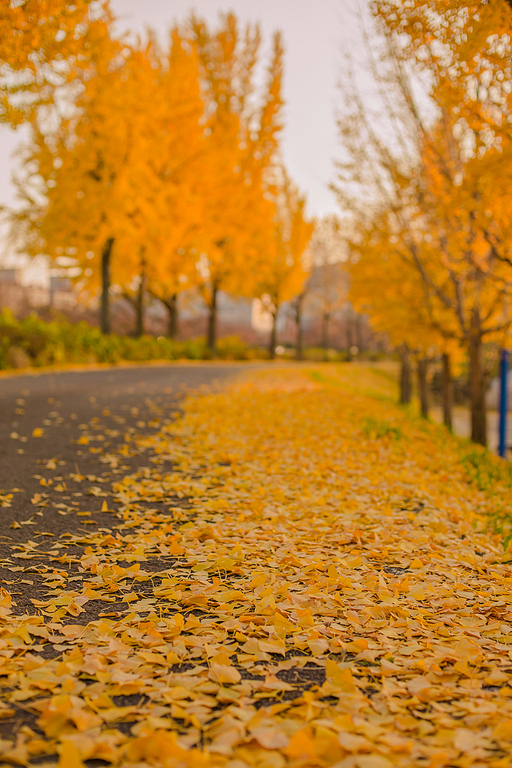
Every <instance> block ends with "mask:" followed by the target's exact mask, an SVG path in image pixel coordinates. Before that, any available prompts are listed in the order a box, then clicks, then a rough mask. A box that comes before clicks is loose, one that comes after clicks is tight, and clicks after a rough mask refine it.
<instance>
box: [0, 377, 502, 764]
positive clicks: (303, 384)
mask: <svg viewBox="0 0 512 768" xmlns="http://www.w3.org/2000/svg"><path fill="white" fill-rule="evenodd" d="M330 370H331V374H330V375H329V377H326V378H323V379H322V377H320V378H319V377H317V376H315V377H313V376H311V375H309V376H308V375H307V372H297V371H285V370H283V371H280V372H278V373H276V372H273V373H268V372H265V373H259V374H253V375H252V380H251V381H249V382H242V383H237V384H236V385H235V386H233V387H231V388H230V389H229V390H228V391H226V392H223V393H217V394H208V395H201V396H197V397H192V398H189V399H188V400H187V402H186V406H185V412H184V415H183V417H181V418H180V419H179V420H178V421H176V422H173V423H170V424H167V425H165V426H163V427H162V428H161V430H160V431H159V432H158V433H157V434H152V435H145V436H138V437H135V438H132V439H131V440H130V442H129V443H127V444H126V445H125V447H124V448H123V449H122V452H124V454H126V453H127V452H132V453H137V454H140V455H144V456H145V457H146V459H147V462H146V463H147V466H146V467H145V468H144V469H141V470H140V471H138V472H136V473H134V474H131V475H127V476H125V477H122V478H121V479H119V480H117V481H116V482H115V483H114V485H113V487H112V492H111V494H110V495H109V496H108V499H105V501H104V505H103V506H104V511H105V510H111V509H112V510H114V509H115V510H117V512H116V514H117V518H113V525H112V527H111V529H106V528H102V529H99V530H98V529H94V530H93V531H90V532H89V531H87V532H81V533H78V534H73V535H67V536H64V537H61V538H60V539H59V541H58V542H57V543H56V544H53V545H52V546H51V547H50V548H49V549H48V550H47V551H46V552H47V556H48V557H49V558H50V559H49V562H50V563H51V565H50V566H41V567H40V569H39V573H40V574H43V576H44V578H45V580H46V589H47V594H46V595H45V598H44V599H43V600H37V601H36V600H34V603H35V609H37V612H36V613H35V614H34V615H22V616H20V615H16V612H15V606H14V605H11V597H10V595H9V594H8V593H7V592H5V590H3V592H2V602H1V611H2V624H1V634H0V676H1V678H0V679H1V683H2V686H3V696H2V701H3V703H2V704H1V705H0V718H5V722H6V723H8V722H9V718H11V717H12V716H13V715H14V713H16V712H19V711H20V710H21V711H22V712H24V713H26V715H27V721H26V724H25V725H23V726H22V727H21V728H20V729H19V732H18V733H17V734H14V738H13V737H12V735H11V737H8V738H7V737H6V738H3V740H1V741H0V765H5V766H7V765H9V766H12V765H31V764H33V765H55V764H58V765H59V768H82V766H83V765H84V764H88V765H90V766H93V765H112V766H122V767H123V768H142V766H163V767H166V768H170V767H171V766H172V767H173V768H175V767H176V768H181V767H183V768H185V767H187V766H191V767H192V768H196V766H197V768H206V767H207V766H219V767H221V766H222V767H223V766H229V768H246V766H251V767H252V766H254V767H255V768H284V766H293V767H297V768H300V767H301V766H321V767H322V766H326V767H327V766H332V765H336V766H337V768H390V767H391V766H404V768H405V766H412V765H417V766H433V767H436V768H437V767H439V768H441V766H460V767H461V768H466V766H474V768H479V767H482V766H495V768H498V766H503V768H505V766H508V765H509V764H510V751H511V750H512V685H511V684H510V683H511V677H510V674H511V671H512V623H511V622H512V609H511V607H510V601H511V597H512V568H511V567H510V565H509V564H508V563H507V558H506V556H504V554H503V548H502V546H501V544H500V543H499V540H498V539H497V538H496V537H492V536H491V535H490V534H489V533H487V532H486V531H485V530H484V528H485V525H484V523H485V520H486V515H487V514H488V513H489V511H492V510H490V506H491V502H490V501H489V498H488V497H486V496H485V495H484V493H483V492H481V491H478V490H477V489H475V488H474V487H473V486H471V484H469V483H468V482H467V475H466V473H465V470H464V467H463V466H462V465H461V464H460V462H459V461H458V454H457V445H456V441H452V440H451V438H448V437H447V438H446V441H445V442H444V444H443V439H444V438H443V436H444V433H443V432H441V430H439V429H437V428H434V427H426V428H423V427H422V426H421V425H415V424H414V423H412V422H408V421H407V419H406V417H405V416H404V415H403V414H402V412H401V411H400V410H399V409H398V408H396V409H393V407H392V406H388V407H387V411H386V413H385V418H384V419H383V404H382V402H381V401H379V400H377V399H376V398H375V397H372V396H370V395H368V394H363V393H362V392H361V391H358V388H357V387H354V386H353V385H351V383H350V381H349V380H347V379H346V377H345V374H343V373H339V372H338V371H337V370H336V369H334V368H332V369H330ZM383 421H385V422H386V424H387V427H386V428H383V427H382V423H383ZM379 425H381V426H379ZM441 449H442V452H441ZM103 490H105V489H103ZM102 495H103V491H102ZM162 505H164V506H166V508H167V511H166V512H162ZM35 548H36V545H35V544H34V543H33V542H29V543H28V544H25V545H20V546H19V547H18V552H17V555H18V557H19V558H21V561H20V560H18V561H17V562H18V563H19V562H23V558H24V557H26V558H27V559H29V558H30V557H32V554H33V551H34V549H35ZM84 548H85V549H84ZM89 606H96V607H97V609H98V615H97V617H96V618H94V620H92V621H89V620H87V621H84V618H85V617H87V615H88V613H87V611H88V608H89ZM98 606H99V607H98ZM87 761H91V762H88V763H87Z"/></svg>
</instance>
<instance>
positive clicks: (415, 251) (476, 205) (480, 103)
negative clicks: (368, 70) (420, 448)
mask: <svg viewBox="0 0 512 768" xmlns="http://www.w3.org/2000/svg"><path fill="white" fill-rule="evenodd" d="M434 6H435V7H434ZM459 6H460V4H458V3H454V4H450V3H446V4H435V3H434V4H430V3H427V2H416V3H410V4H407V5H406V6H405V5H398V6H397V5H396V4H394V3H393V4H392V3H382V4H374V5H373V6H372V7H373V10H374V13H375V15H376V17H377V19H378V21H379V28H380V30H381V32H382V33H383V41H384V45H383V48H382V51H381V58H380V61H379V66H376V65H374V67H373V74H374V78H375V82H376V84H377V86H378V88H379V93H380V99H381V106H382V111H383V113H384V117H385V120H383V121H381V122H380V125H381V126H382V125H383V124H385V123H386V121H387V125H388V128H390V129H392V130H390V131H389V135H388V136H386V132H385V130H384V131H383V129H382V127H381V128H380V129H379V132H377V129H376V125H377V124H376V121H375V115H374V110H370V109H369V108H368V106H367V105H365V102H364V99H363V98H362V97H361V94H360V92H359V91H358V90H357V87H355V86H354V83H353V82H352V87H351V88H350V87H349V89H348V91H347V93H348V100H349V102H350V104H349V110H348V113H347V115H346V117H345V118H344V119H342V120H341V121H340V135H341V137H342V141H343V144H344V147H345V150H346V155H347V157H348V160H347V161H346V162H344V163H343V164H342V165H341V166H340V171H341V182H342V183H341V186H342V187H343V191H341V199H342V200H343V201H344V202H345V203H346V204H347V205H350V200H349V198H350V195H351V193H352V192H353V190H354V189H355V188H359V190H363V189H365V190H366V195H367V197H366V204H365V203H363V199H364V197H363V196H361V197H360V199H359V203H357V204H356V205H355V206H353V210H354V212H356V214H357V215H358V216H359V218H364V217H365V216H366V215H367V212H368V209H371V207H372V206H377V207H378V206H379V205H382V206H386V207H387V208H388V209H389V211H390V214H391V216H392V218H393V220H394V225H395V228H396V231H397V233H398V235H397V236H398V237H399V238H400V240H401V245H402V247H403V248H402V253H403V254H404V258H405V259H406V263H407V265H408V266H411V267H412V268H413V269H414V270H415V272H416V277H417V280H418V282H419V284H420V286H421V290H419V292H418V293H419V295H422V294H423V296H424V300H425V301H426V302H427V304H428V303H429V302H430V303H438V304H439V305H440V306H441V307H442V309H443V322H444V323H446V325H445V327H444V328H440V330H441V332H442V335H443V336H445V337H447V336H450V335H451V336H452V337H453V339H454V341H456V342H457V343H458V344H459V345H461V346H462V347H463V348H464V349H465V351H466V354H467V357H468V360H469V378H470V395H471V424H472V426H471V435H472V439H473V440H475V441H476V442H480V443H486V440H487V427H486V408H485V391H486V381H487V378H488V376H489V372H490V370H491V368H490V367H488V366H486V364H485V361H484V353H485V345H486V344H487V342H493V341H498V340H500V338H501V340H502V341H503V338H504V337H506V335H507V333H508V331H509V329H510V326H511V320H512V318H511V317H510V315H509V313H508V311H507V306H508V303H509V293H510V289H509V284H510V280H509V277H510V273H509V269H510V263H509V258H510V256H509V248H510V244H509V238H508V234H507V228H506V226H505V222H506V214H505V215H504V211H506V210H507V198H508V187H509V185H508V181H509V180H510V178H511V171H512V166H511V163H510V157H511V155H510V150H509V147H510V136H509V134H510V127H509V126H510V124H509V121H508V120H507V119H506V116H507V115H508V114H510V109H509V107H510V103H509V102H510V98H511V97H510V94H508V92H507V89H506V88H503V87H499V88H498V87H497V88H496V89H492V88H491V91H490V92H489V98H487V96H485V98H483V100H482V97H483V96H484V92H482V91H481V85H482V84H480V85H479V79H478V78H476V79H475V78H473V79H472V76H471V73H470V75H469V76H468V73H467V72H466V68H465V67H464V66H462V65H461V66H459V64H458V63H457V62H460V61H463V60H464V58H462V59H461V58H460V57H461V56H462V55H463V53H464V56H466V55H469V52H471V54H472V62H473V63H472V64H471V67H472V68H473V69H472V70H471V71H473V70H474V72H475V73H477V70H478V72H479V73H480V75H482V73H483V71H484V70H488V72H487V75H486V76H483V75H482V76H483V77H484V80H486V81H487V82H488V84H492V82H493V78H494V79H495V80H496V82H497V83H499V82H501V79H502V77H504V76H505V74H504V73H506V71H508V70H507V68H508V67H509V60H510V55H511V52H512V46H511V45H510V41H509V39H508V38H507V37H506V35H505V34H504V33H503V28H501V30H500V27H499V24H498V27H497V28H496V32H497V33H499V34H500V35H501V37H496V38H495V39H492V40H491V39H490V38H489V36H488V35H487V36H486V35H479V34H478V33H477V34H476V35H473V32H472V30H473V29H474V28H475V29H476V28H479V24H480V21H481V19H480V16H479V15H478V12H477V10H476V9H475V7H473V8H472V10H471V8H469V6H468V5H465V4H462V6H461V7H459ZM501 10H502V12H503V13H504V12H506V13H509V10H508V7H507V6H505V5H502V6H501ZM443 14H444V15H443ZM450 19H451V21H452V22H453V24H455V23H457V24H458V25H459V26H460V28H461V30H462V31H461V34H460V35H454V36H451V33H450V35H449V34H448V32H447V29H448V26H449V23H448V22H449V21H450ZM485 21H486V24H485V25H484V27H485V29H488V23H490V21H489V17H488V16H486V19H485ZM486 25H487V26H486ZM436 30H437V31H438V32H437V33H435V32H436ZM440 36H441V38H443V40H444V42H445V43H446V45H445V47H443V45H441V42H442V41H441V40H440V39H439V37H440ZM443 36H444V37H443ZM502 38H503V39H502ZM469 40H471V41H472V42H471V44H470V43H469V42H468V41H469ZM411 41H412V42H411ZM498 42H499V44H498V45H497V43H498ZM466 43H467V45H466ZM496 46H497V47H496ZM441 51H442V53H441ZM477 59H480V60H481V61H480V64H477V63H476V61H477ZM451 63H453V66H451ZM411 67H416V69H415V70H414V71H415V72H416V73H420V75H425V77H424V80H426V81H427V82H428V84H429V85H428V94H427V96H428V97H429V98H430V101H429V102H428V104H429V110H425V108H422V107H424V104H422V103H421V100H418V99H417V97H416V94H415V88H414V86H413V85H412V79H411ZM471 67H470V69H471ZM475 76H476V75H475ZM476 85H478V88H477V90H476V91H475V86H476ZM479 89H480V96H479V95H478V93H479ZM416 90H417V89H416ZM486 93H487V92H486ZM425 98H427V97H425ZM484 102H485V103H484ZM498 168H499V169H500V170H499V172H498ZM363 208H366V209H367V210H363ZM357 209H359V210H357ZM438 321H439V318H438V319H437V320H436V322H438ZM491 363H492V361H491Z"/></svg>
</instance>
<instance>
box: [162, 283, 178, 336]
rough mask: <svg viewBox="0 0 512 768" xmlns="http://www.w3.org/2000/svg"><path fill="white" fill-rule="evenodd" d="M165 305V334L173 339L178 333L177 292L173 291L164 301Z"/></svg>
mask: <svg viewBox="0 0 512 768" xmlns="http://www.w3.org/2000/svg"><path fill="white" fill-rule="evenodd" d="M165 306H166V307H167V323H168V324H167V335H168V337H169V338H170V339H172V341H174V340H175V339H176V337H177V335H178V294H177V293H173V294H172V295H171V296H169V298H168V299H167V300H166V302H165Z"/></svg>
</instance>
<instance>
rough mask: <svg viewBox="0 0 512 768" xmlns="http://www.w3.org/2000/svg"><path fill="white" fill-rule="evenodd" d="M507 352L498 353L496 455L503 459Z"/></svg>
mask: <svg viewBox="0 0 512 768" xmlns="http://www.w3.org/2000/svg"><path fill="white" fill-rule="evenodd" d="M509 357H510V356H509V352H508V350H507V349H502V350H501V351H500V421H499V429H500V433H499V443H498V453H499V455H500V456H502V457H505V454H506V452H507V409H508V403H507V400H508V397H507V395H508V392H507V379H508V365H509Z"/></svg>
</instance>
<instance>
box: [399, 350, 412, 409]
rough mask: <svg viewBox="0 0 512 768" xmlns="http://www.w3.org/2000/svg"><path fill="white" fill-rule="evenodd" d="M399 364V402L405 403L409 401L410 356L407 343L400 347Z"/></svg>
mask: <svg viewBox="0 0 512 768" xmlns="http://www.w3.org/2000/svg"><path fill="white" fill-rule="evenodd" d="M400 364H401V367H400V403H401V404H402V405H407V404H408V403H410V402H411V358H410V355H409V347H408V346H407V344H402V346H401V347H400Z"/></svg>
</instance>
